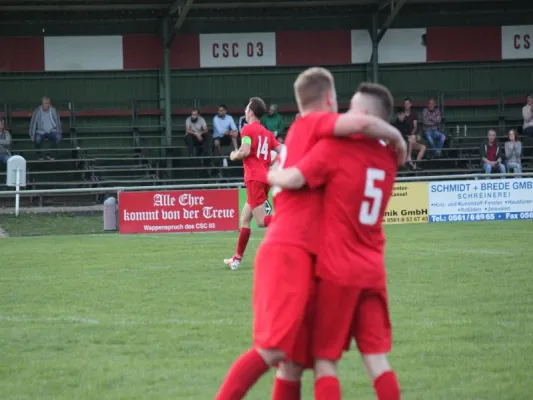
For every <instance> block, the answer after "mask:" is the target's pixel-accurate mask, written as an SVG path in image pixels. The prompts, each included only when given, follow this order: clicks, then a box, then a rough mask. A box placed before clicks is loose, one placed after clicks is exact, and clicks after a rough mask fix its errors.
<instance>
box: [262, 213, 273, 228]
mask: <svg viewBox="0 0 533 400" xmlns="http://www.w3.org/2000/svg"><path fill="white" fill-rule="evenodd" d="M271 221H272V215H265V219H264V220H263V224H264V225H265V228H266V227H267V226H269V225H270V222H271Z"/></svg>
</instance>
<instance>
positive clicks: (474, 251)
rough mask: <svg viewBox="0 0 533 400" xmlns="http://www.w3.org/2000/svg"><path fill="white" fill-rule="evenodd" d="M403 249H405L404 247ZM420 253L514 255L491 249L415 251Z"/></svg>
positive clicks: (436, 248)
mask: <svg viewBox="0 0 533 400" xmlns="http://www.w3.org/2000/svg"><path fill="white" fill-rule="evenodd" d="M404 248H405V247H404ZM416 251H417V252H420V253H428V254H434V253H446V254H474V255H476V254H478V255H479V254H487V255H499V256H504V255H505V256H510V255H514V253H513V252H512V251H507V250H492V249H460V248H439V247H435V248H431V249H426V248H420V249H417V250H416Z"/></svg>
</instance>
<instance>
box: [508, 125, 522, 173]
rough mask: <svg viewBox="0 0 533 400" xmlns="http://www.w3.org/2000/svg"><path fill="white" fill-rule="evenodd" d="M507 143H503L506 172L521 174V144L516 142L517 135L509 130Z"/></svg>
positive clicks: (512, 130)
mask: <svg viewBox="0 0 533 400" xmlns="http://www.w3.org/2000/svg"><path fill="white" fill-rule="evenodd" d="M507 137H508V139H509V140H508V141H507V142H505V160H506V164H507V171H508V172H514V173H516V174H520V173H522V161H521V157H522V143H521V142H520V141H519V140H518V133H516V131H515V130H514V129H511V130H510V131H509V134H508V136H507Z"/></svg>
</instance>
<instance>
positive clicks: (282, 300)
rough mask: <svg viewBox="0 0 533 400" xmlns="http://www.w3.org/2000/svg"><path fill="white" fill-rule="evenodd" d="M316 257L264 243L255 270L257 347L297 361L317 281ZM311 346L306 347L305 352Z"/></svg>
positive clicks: (255, 337) (300, 250)
mask: <svg viewBox="0 0 533 400" xmlns="http://www.w3.org/2000/svg"><path fill="white" fill-rule="evenodd" d="M313 268H314V257H313V256H312V255H311V254H309V253H308V252H306V251H304V250H303V249H300V248H299V247H295V246H290V245H283V244H279V245H278V244H269V243H267V244H262V245H261V246H260V247H259V250H258V251H257V254H256V257H255V267H254V289H253V311H254V324H253V331H254V345H255V346H256V347H259V348H262V349H279V350H282V351H283V352H284V353H285V354H287V357H288V358H289V359H293V356H294V350H295V348H296V340H297V339H298V336H299V332H300V329H301V327H302V325H303V320H304V317H305V314H306V310H307V304H308V300H309V293H310V288H311V287H312V285H313V280H314V269H313ZM306 348H307V345H306V346H304V350H305V349H306Z"/></svg>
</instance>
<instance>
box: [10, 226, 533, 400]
mask: <svg viewBox="0 0 533 400" xmlns="http://www.w3.org/2000/svg"><path fill="white" fill-rule="evenodd" d="M73 220H74V219H73ZM2 225H3V227H4V229H6V230H7V231H8V232H9V230H10V229H11V228H13V227H14V226H15V225H16V223H15V222H14V221H13V220H9V221H7V220H5V221H4V222H3V223H2ZM60 231H61V232H63V233H70V232H68V231H66V230H63V229H61V230H60ZM386 231H387V242H388V244H387V267H388V281H389V292H390V303H391V316H392V322H393V327H394V345H393V351H392V353H391V355H390V360H391V363H392V365H393V367H394V369H395V370H396V371H397V373H398V376H399V379H400V384H401V387H402V392H403V398H404V399H424V400H426V399H432V400H433V399H443V400H452V399H453V400H456V399H499V400H500V399H513V400H517V399H531V398H533V397H532V396H533V394H532V393H533V379H532V371H533V369H532V367H531V359H532V354H533V313H532V311H533V300H532V294H533V290H532V289H533V283H532V278H531V277H532V272H531V271H532V268H533V261H532V260H533V256H532V248H533V223H532V222H529V221H518V222H514V221H512V222H493V223H488V222H487V223H470V224H468V223H465V224H461V223H457V224H443V225H400V226H388V227H387V228H386ZM261 237H262V233H261V232H258V231H256V232H254V233H253V234H252V241H251V242H250V247H249V249H248V253H247V257H246V258H245V261H244V263H243V265H242V267H241V269H240V270H239V271H236V272H232V271H230V270H227V269H225V267H224V266H223V264H222V259H223V258H225V257H228V256H230V255H232V253H233V251H234V248H235V242H236V239H237V235H236V233H223V234H187V235H153V236H152V235H146V236H119V235H115V234H111V235H75V236H44V237H29V238H28V237H26V238H7V239H0V399H4V400H7V399H194V400H204V399H205V400H208V399H212V398H213V397H214V394H215V393H216V391H217V388H218V386H219V384H220V382H221V381H222V379H223V377H224V375H225V373H226V371H227V368H228V367H229V366H230V364H231V363H232V361H233V360H234V359H235V358H236V357H237V356H238V355H239V354H240V353H241V352H242V351H244V350H245V349H247V348H248V347H249V346H250V342H251V318H252V315H251V309H250V294H251V283H252V275H253V263H252V261H253V255H254V253H255V250H256V248H257V246H258V244H259V242H260V239H261ZM340 377H341V383H342V387H343V394H344V398H347V399H361V400H363V399H373V398H374V397H373V396H374V395H373V392H372V389H371V385H370V383H369V381H368V378H367V376H366V374H365V372H364V370H363V367H362V365H361V362H360V357H359V356H358V354H357V353H356V352H355V351H352V352H350V353H348V354H347V355H346V356H345V358H344V359H343V361H342V362H341V365H340ZM272 379H273V377H272V374H269V375H267V376H265V377H264V378H263V379H262V380H261V381H260V382H259V384H258V385H257V386H256V387H255V388H254V389H253V390H252V391H251V392H250V394H249V396H248V398H249V399H256V400H263V399H269V398H270V393H271V385H272ZM304 384H305V388H304V391H303V393H304V395H303V397H304V398H305V399H311V398H312V389H311V380H310V376H307V377H306V380H305V383H304Z"/></svg>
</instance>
